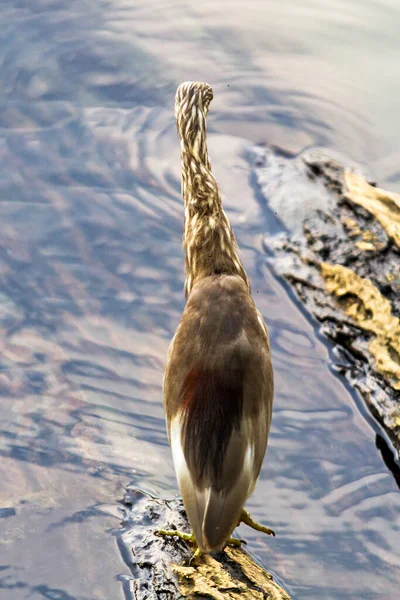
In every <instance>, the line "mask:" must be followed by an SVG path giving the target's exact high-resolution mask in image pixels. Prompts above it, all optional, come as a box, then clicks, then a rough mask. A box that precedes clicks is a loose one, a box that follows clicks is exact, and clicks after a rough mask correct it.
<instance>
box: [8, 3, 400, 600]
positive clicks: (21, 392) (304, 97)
mask: <svg viewBox="0 0 400 600" xmlns="http://www.w3.org/2000/svg"><path fill="white" fill-rule="evenodd" d="M156 4H157V8H155V7H153V8H151V9H150V8H149V7H148V6H147V3H145V2H140V1H138V2H135V3H130V2H129V3H127V2H123V0H115V1H111V2H105V1H102V0H99V2H85V1H84V0H82V1H79V2H78V1H77V0H75V1H74V2H68V3H66V2H64V1H63V0H62V1H61V2H52V1H51V0H35V2H33V3H32V2H28V1H23V0H22V1H21V0H18V1H17V0H14V1H10V2H7V3H3V4H2V5H1V8H0V20H1V22H2V23H4V24H5V25H4V27H3V28H2V31H1V33H0V48H2V49H3V50H4V52H3V53H2V59H1V61H0V96H1V100H0V156H1V162H2V172H1V175H0V219H1V222H2V227H1V231H0V269H1V274H2V287H1V293H0V330H1V334H2V335H1V352H2V358H1V364H0V395H1V431H0V456H1V464H0V477H1V482H2V485H1V489H0V501H1V508H0V518H1V523H2V525H3V526H4V532H3V534H2V544H1V546H0V555H1V557H2V558H1V560H2V563H3V565H8V566H4V567H2V573H0V575H1V577H2V579H1V583H0V589H2V590H4V594H5V596H4V597H5V598H6V597H7V595H6V594H9V595H10V594H12V597H13V600H22V599H23V598H32V599H33V600H36V599H40V598H51V599H52V600H55V599H57V600H67V599H68V600H72V599H73V600H93V599H94V598H96V600H103V599H104V600H105V599H108V598H119V597H122V594H123V593H124V592H123V590H122V589H121V584H120V580H121V581H122V583H123V588H124V589H125V587H126V585H127V584H126V580H125V579H124V577H125V575H119V574H121V573H125V570H124V569H125V565H124V563H123V561H122V559H121V557H120V555H119V553H118V551H117V549H116V547H115V539H114V538H113V536H112V535H110V534H109V532H110V531H111V530H112V529H113V528H115V527H117V526H118V523H119V512H118V509H117V507H116V499H117V498H118V497H120V496H121V491H122V490H123V488H124V487H125V486H126V484H127V483H128V482H129V481H130V480H131V479H132V478H133V482H134V484H135V485H138V486H142V487H145V488H146V489H148V490H150V491H154V492H155V493H158V494H163V493H165V494H168V495H172V494H174V493H175V492H176V483H175V476H174V472H173V468H172V463H171V458H170V452H169V449H168V442H167V436H166V432H165V426H164V415H163V409H162V403H161V382H162V372H163V365H164V362H165V356H166V351H167V348H168V344H169V341H170V339H171V337H172V335H173V333H174V331H175V328H176V325H177V323H178V320H179V316H180V313H181V311H182V308H183V306H184V299H183V293H182V284H183V257H182V250H181V236H182V205H181V200H180V172H179V146H178V143H177V139H176V133H175V125H174V121H173V110H172V107H173V94H174V91H175V87H176V85H177V84H178V83H179V82H180V81H181V80H184V79H188V78H198V79H208V80H209V81H210V82H211V83H212V84H213V86H214V89H215V99H214V101H213V106H212V111H211V113H210V132H211V135H210V151H211V156H212V159H213V165H214V167H215V172H216V175H217V177H218V179H219V181H220V182H221V184H222V187H223V190H224V192H225V195H226V198H227V200H226V207H227V211H228V213H229V217H230V218H231V220H232V223H233V226H234V228H235V231H236V232H237V236H238V239H239V243H240V245H241V248H242V249H243V259H244V262H245V264H246V268H247V270H248V272H249V275H250V278H251V280H252V286H253V291H254V295H255V296H256V301H257V304H258V306H259V307H260V309H261V310H262V312H263V314H264V315H265V316H266V319H267V322H268V326H269V329H270V334H271V343H272V347H273V352H274V366H275V372H276V379H277V399H276V405H275V415H274V423H273V431H272V435H271V444H270V448H269V450H268V455H267V460H266V463H265V468H264V469H263V472H262V475H261V478H260V484H259V486H258V488H257V491H256V493H255V495H254V497H253V498H252V500H251V502H250V506H249V508H250V509H251V510H252V512H253V514H254V516H255V517H258V518H260V519H261V520H262V521H265V522H268V523H270V524H271V525H272V524H274V526H275V525H276V528H277V530H278V537H277V539H276V540H274V541H273V543H268V545H266V544H265V543H264V541H263V540H262V539H261V538H259V537H258V536H255V535H254V536H252V535H250V536H249V532H247V531H246V532H245V537H247V538H248V539H249V542H250V546H251V549H252V551H253V552H254V553H255V554H256V555H257V558H258V559H259V560H261V561H262V562H263V564H265V565H267V566H268V567H270V568H271V569H272V570H273V572H274V573H275V574H276V576H277V577H278V578H279V580H280V581H281V582H282V584H283V585H284V587H286V588H287V589H288V590H289V591H291V593H292V594H293V597H295V598H297V599H299V600H300V599H302V598H309V597H310V595H311V596H312V597H313V598H315V599H318V598H335V600H337V598H341V599H344V600H346V599H348V598H351V597H356V596H357V597H358V596H361V595H363V597H365V598H371V599H372V598H374V599H375V598H377V597H379V598H385V600H386V599H387V600H395V598H396V593H397V592H396V590H397V585H398V583H399V581H398V575H396V573H398V570H396V569H398V566H399V563H400V558H399V550H398V544H397V546H396V536H398V531H397V529H398V522H399V514H400V508H399V506H400V500H399V497H398V491H397V488H396V486H395V482H394V480H393V478H392V477H391V476H389V475H388V472H387V469H386V467H385V466H384V464H383V461H382V459H381V458H380V456H379V454H378V452H377V451H375V449H374V436H375V433H374V432H373V431H372V429H371V428H370V426H369V425H368V423H367V422H366V421H365V419H364V418H363V417H362V415H360V413H359V411H358V408H357V406H356V405H355V403H354V399H353V397H352V396H351V394H350V393H349V390H348V389H347V388H346V387H345V386H344V385H343V382H342V381H340V380H339V379H338V378H337V377H336V375H334V374H333V373H332V372H331V356H329V353H328V351H327V348H326V345H325V344H324V343H322V342H321V340H320V339H319V337H318V335H317V334H316V332H315V330H314V329H313V326H312V325H311V324H310V322H309V321H308V320H307V318H306V317H305V315H304V314H303V313H302V311H301V310H300V309H299V307H298V306H297V304H296V301H295V300H294V299H293V297H291V296H290V294H288V290H287V289H286V288H285V286H284V285H282V283H281V282H280V281H279V280H277V279H276V278H275V277H274V275H273V274H272V273H271V271H270V269H269V267H268V262H267V257H266V254H265V251H264V249H263V244H262V239H263V236H264V234H265V232H266V231H268V232H269V233H270V234H274V233H275V232H276V231H278V224H274V223H271V219H270V214H269V213H268V207H267V203H265V201H264V204H262V199H261V198H260V197H259V196H256V195H255V193H254V189H253V183H254V182H252V181H250V183H249V166H248V164H247V162H246V160H245V159H244V146H246V145H247V144H248V141H247V140H251V141H252V142H259V141H264V140H268V141H271V143H275V144H276V145H279V146H281V147H283V148H286V147H288V148H289V150H288V152H297V151H298V150H299V149H300V148H302V147H304V146H307V145H326V146H330V147H338V149H339V150H340V149H342V148H341V144H342V145H347V146H348V147H347V152H348V153H349V154H354V157H355V158H356V159H359V160H360V162H362V161H363V160H365V161H367V160H368V159H369V158H370V157H369V156H365V155H364V154H363V152H364V148H365V147H368V148H369V147H370V146H371V144H370V145H369V144H368V142H369V141H370V140H371V136H372V135H373V134H372V133H371V132H370V131H369V130H365V123H366V122H367V120H366V118H365V114H364V112H363V111H362V110H361V108H360V105H359V104H358V103H357V102H356V101H355V103H354V105H353V106H352V105H351V104H349V103H347V104H346V106H345V108H344V103H343V101H342V100H343V99H342V97H341V93H339V94H338V96H337V97H335V98H333V97H332V94H331V93H330V88H329V86H328V87H326V85H327V82H326V81H325V80H324V81H325V87H324V85H322V84H321V86H320V87H318V88H317V87H315V88H314V90H313V89H312V87H310V86H309V85H308V84H307V82H305V83H304V85H303V83H302V84H300V83H299V79H298V77H297V71H298V62H297V61H298V60H299V61H302V62H301V64H302V65H304V68H306V69H309V68H311V67H310V63H311V66H313V65H314V67H315V63H314V62H313V60H314V59H313V56H311V54H312V52H311V51H310V48H308V46H307V43H305V41H304V40H299V39H298V38H296V37H295V36H292V34H293V23H292V22H291V21H290V20H289V21H288V27H289V31H290V32H291V35H290V36H286V34H285V33H284V31H283V30H282V37H281V38H280V39H278V38H279V36H278V38H277V37H276V35H273V36H272V38H271V39H270V40H269V41H268V35H265V32H264V30H263V28H261V29H259V30H257V31H254V32H253V31H252V27H250V26H249V25H248V24H247V25H246V23H239V21H240V20H241V15H240V14H239V13H238V12H237V9H235V10H233V9H232V13H231V22H230V24H229V27H228V25H227V24H226V23H225V22H224V14H225V13H224V11H222V12H221V11H220V9H219V8H212V7H211V6H210V7H208V8H207V9H206V8H202V7H200V6H198V5H197V4H196V5H195V4H194V3H193V4H192V3H190V2H189V3H186V4H185V5H181V4H179V3H176V4H172V5H170V4H169V5H168V6H167V5H166V4H164V3H163V2H159V3H156ZM286 4H287V2H286V3H285V6H286ZM289 5H290V3H289ZM215 6H217V5H215ZM206 10H208V11H210V12H209V13H207V14H206V12H204V11H206ZM249 10H250V11H251V10H254V6H253V4H251V6H250V8H249ZM263 10H264V9H262V8H261V7H260V6H258V8H257V11H261V13H262V14H263V15H264V21H265V23H268V22H269V19H274V18H275V19H276V9H275V8H274V7H273V5H270V6H268V11H267V12H268V15H266V13H263ZM213 11H214V12H213ZM218 11H219V12H218ZM246 14H247V13H246ZM318 14H319V13H318ZM267 16H268V19H267ZM238 19H239V21H238ZM256 21H257V19H255V21H254V22H256ZM291 23H292V24H291ZM240 31H241V32H242V34H240ZM235 32H236V33H237V34H238V35H236V33H235ZM238 32H239V33H238ZM253 34H254V35H253ZM271 34H273V28H272V25H271ZM263 40H264V41H263ZM260 48H261V49H262V52H261V51H260ZM260 52H261V53H260ZM200 55H201V60H199V56H200ZM264 56H265V57H267V58H265V59H264V58H263V57H264ZM183 57H184V60H183ZM267 59H268V60H267ZM269 59H271V60H270V64H268V66H266V62H269ZM272 59H273V60H272ZM286 67H287V70H286V71H285V69H286ZM284 72H286V73H288V75H287V79H285V80H283V79H282V75H281V73H284ZM291 76H292V77H293V83H288V82H289V81H290V77H291ZM340 82H341V83H343V82H342V81H341V80H340ZM339 87H340V86H338V88H339ZM316 89H318V92H316V91H315V90H316ZM346 89H347V88H346ZM349 89H351V90H352V87H351V86H349ZM353 91H354V90H353ZM349 97H350V96H349ZM390 164H392V163H390ZM396 164H397V163H396ZM387 169H389V168H388V167H387ZM379 444H380V443H379ZM378 448H379V450H380V451H381V452H382V455H383V458H384V460H385V462H386V464H387V466H388V467H389V469H391V470H392V472H393V473H394V475H395V478H397V476H396V473H397V471H395V470H394V469H393V467H392V466H391V465H390V462H389V458H388V455H387V453H385V450H384V448H383V446H381V445H378ZM397 481H398V479H397ZM395 492H396V495H395ZM126 589H127V588H126ZM11 590H12V591H11ZM125 593H128V592H127V591H126V590H125Z"/></svg>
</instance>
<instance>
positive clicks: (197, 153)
mask: <svg viewBox="0 0 400 600" xmlns="http://www.w3.org/2000/svg"><path fill="white" fill-rule="evenodd" d="M211 99H212V90H211V88H210V87H209V86H208V85H207V84H203V83H188V84H182V85H181V86H179V88H178V91H177V97H176V119H177V125H178V132H179V135H180V138H181V160H182V195H183V199H184V203H185V226H184V238H183V244H184V248H185V251H186V281H185V293H186V295H188V294H190V291H191V289H192V288H193V286H194V285H195V283H196V281H198V280H199V279H201V278H203V277H208V276H210V275H213V274H229V275H239V276H240V277H242V278H243V279H244V281H245V282H246V283H247V285H249V284H248V279H247V275H246V272H245V270H244V267H243V265H242V262H241V260H240V258H239V253H238V250H239V249H238V245H237V242H236V239H235V236H234V234H233V231H232V228H231V226H230V223H229V221H228V218H227V217H226V215H225V213H224V210H223V208H222V200H221V194H220V191H219V188H218V184H217V182H216V180H215V177H214V176H213V174H212V172H211V163H210V159H209V157H208V149H207V124H206V116H207V112H208V105H209V103H210V101H211Z"/></svg>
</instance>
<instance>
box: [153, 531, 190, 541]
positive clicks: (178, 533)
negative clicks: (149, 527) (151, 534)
mask: <svg viewBox="0 0 400 600" xmlns="http://www.w3.org/2000/svg"><path fill="white" fill-rule="evenodd" d="M155 534H156V535H159V536H165V537H174V536H175V537H178V538H180V539H181V540H184V541H185V542H189V544H195V543H196V538H195V537H194V533H193V532H192V533H183V531H178V530H177V529H158V530H157V531H156V532H155Z"/></svg>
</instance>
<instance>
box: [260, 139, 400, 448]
mask: <svg viewBox="0 0 400 600" xmlns="http://www.w3.org/2000/svg"><path fill="white" fill-rule="evenodd" d="M252 158H253V164H254V169H255V172H256V177H257V181H258V184H259V186H260V188H261V191H262V193H263V196H264V197H265V199H266V202H267V204H268V206H269V208H270V209H272V210H273V211H274V213H275V215H277V217H278V218H279V219H280V221H281V223H282V232H281V234H279V235H277V236H274V237H272V238H271V236H269V237H268V238H266V240H265V245H266V248H267V250H268V254H269V255H270V256H271V262H272V264H273V266H274V268H275V270H276V271H277V272H278V273H279V274H280V275H282V276H284V277H285V278H286V279H287V280H288V281H289V282H290V283H291V285H292V286H293V287H294V289H295V290H296V293H297V295H298V297H299V299H300V300H301V302H302V303H303V304H304V305H305V307H306V308H307V309H308V310H309V312H310V313H312V315H314V317H316V318H317V319H318V321H320V322H321V324H322V325H321V331H322V333H324V334H325V335H326V336H327V337H329V338H330V339H331V340H333V341H334V342H335V344H336V349H335V353H336V355H339V360H338V364H337V365H336V368H337V369H338V370H339V371H340V372H342V373H344V374H345V375H346V377H347V378H348V380H349V381H350V382H351V383H352V385H353V386H354V387H355V388H356V389H358V390H359V391H360V393H361V395H362V397H363V398H364V400H365V402H366V404H367V406H368V408H369V409H370V411H371V413H372V414H373V415H374V417H375V418H376V419H377V421H378V422H379V423H380V424H381V425H382V426H383V427H384V428H385V430H386V432H387V433H388V434H389V436H390V438H391V441H392V444H393V446H394V448H395V452H396V454H397V459H398V458H399V455H400V320H399V316H400V196H399V195H397V194H393V193H390V192H386V191H384V190H382V189H379V188H378V187H376V186H375V185H374V184H370V183H368V182H367V181H366V180H365V179H364V177H363V176H362V175H360V174H359V173H357V172H355V171H350V170H346V169H345V168H344V167H343V166H342V165H341V164H339V163H338V162H336V161H334V160H332V159H330V158H327V157H325V156H323V155H322V154H320V153H317V152H313V153H308V154H304V155H302V156H300V157H294V158H288V157H287V156H286V157H285V156H279V155H278V154H276V153H273V152H271V151H270V150H267V149H262V148H258V149H256V150H254V152H253V154H252Z"/></svg>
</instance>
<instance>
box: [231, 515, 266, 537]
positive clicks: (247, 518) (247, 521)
mask: <svg viewBox="0 0 400 600" xmlns="http://www.w3.org/2000/svg"><path fill="white" fill-rule="evenodd" d="M240 523H245V524H246V525H248V526H249V527H251V528H252V529H255V530H256V531H262V532H263V533H266V534H268V535H273V536H274V537H275V532H274V531H273V530H272V529H270V528H269V527H264V526H263V525H259V524H258V523H256V522H255V521H253V519H252V518H251V516H250V515H249V513H248V512H247V510H244V508H243V510H242V514H241V515H240V519H239V523H238V525H240Z"/></svg>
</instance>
